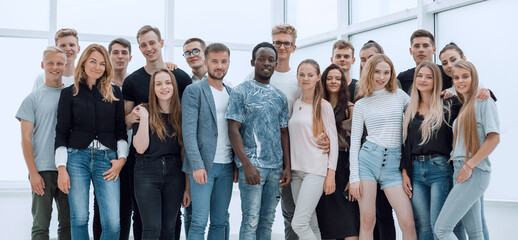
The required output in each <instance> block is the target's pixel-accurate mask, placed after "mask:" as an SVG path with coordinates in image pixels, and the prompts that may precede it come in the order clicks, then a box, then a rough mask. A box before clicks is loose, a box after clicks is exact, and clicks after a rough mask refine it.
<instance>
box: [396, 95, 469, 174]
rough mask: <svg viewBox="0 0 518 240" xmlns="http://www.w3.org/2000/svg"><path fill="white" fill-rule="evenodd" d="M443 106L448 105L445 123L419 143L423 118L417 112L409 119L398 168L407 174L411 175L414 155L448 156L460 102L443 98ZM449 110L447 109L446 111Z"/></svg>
mask: <svg viewBox="0 0 518 240" xmlns="http://www.w3.org/2000/svg"><path fill="white" fill-rule="evenodd" d="M444 106H450V107H449V109H445V110H444V119H445V120H446V122H447V123H448V124H446V123H444V122H443V123H442V125H441V128H439V130H437V131H436V132H435V133H434V134H433V135H432V137H431V138H430V140H429V141H428V142H427V143H425V144H423V145H420V144H419V143H420V142H421V137H422V135H421V131H420V130H419V128H420V127H421V123H422V122H423V120H424V118H423V116H422V115H419V113H417V114H416V116H415V117H414V119H412V120H411V121H410V123H409V124H408V129H407V138H406V140H405V143H404V145H403V149H402V150H403V151H402V153H403V154H402V156H401V165H400V169H406V170H407V173H408V176H412V175H411V174H412V156H414V155H434V154H438V155H443V156H448V157H449V156H450V153H451V150H452V142H453V132H452V125H453V121H454V120H455V119H456V118H457V115H458V114H459V110H460V108H461V107H462V104H461V103H460V102H459V100H458V99H457V97H453V98H450V99H447V100H444ZM448 110H449V111H448Z"/></svg>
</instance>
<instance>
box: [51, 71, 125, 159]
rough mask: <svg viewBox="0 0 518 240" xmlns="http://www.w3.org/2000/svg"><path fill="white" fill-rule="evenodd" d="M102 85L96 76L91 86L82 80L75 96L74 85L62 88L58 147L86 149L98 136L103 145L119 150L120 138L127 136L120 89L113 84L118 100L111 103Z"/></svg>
mask: <svg viewBox="0 0 518 240" xmlns="http://www.w3.org/2000/svg"><path fill="white" fill-rule="evenodd" d="M99 87H100V80H97V83H96V85H95V86H93V87H92V89H90V88H89V87H88V86H87V85H86V83H83V82H82V83H80V84H79V92H78V94H77V95H75V96H74V85H72V86H70V87H67V88H65V89H63V90H62V91H61V96H60V97H59V104H58V121H57V124H56V141H55V143H54V147H55V148H58V147H60V146H66V147H70V148H76V149H85V148H87V147H88V145H90V143H91V142H92V140H94V139H97V140H98V141H99V142H101V144H103V145H104V146H106V147H108V148H110V149H112V150H117V141H118V140H121V139H122V140H126V139H127V134H126V123H125V121H124V99H123V98H122V92H121V90H120V89H119V88H118V87H113V94H114V96H115V97H116V98H118V99H119V100H118V101H113V102H111V103H110V102H105V101H103V100H102V99H103V97H102V95H101V92H100V90H99Z"/></svg>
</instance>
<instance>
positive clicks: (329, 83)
mask: <svg viewBox="0 0 518 240" xmlns="http://www.w3.org/2000/svg"><path fill="white" fill-rule="evenodd" d="M341 81H342V73H340V71H338V69H332V70H330V71H329V72H328V73H327V77H326V86H325V87H326V90H327V92H329V93H330V94H338V92H339V91H340V86H341V85H342V82H341Z"/></svg>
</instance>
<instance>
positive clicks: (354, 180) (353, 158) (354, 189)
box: [349, 101, 364, 199]
mask: <svg viewBox="0 0 518 240" xmlns="http://www.w3.org/2000/svg"><path fill="white" fill-rule="evenodd" d="M352 118H353V120H352V125H351V147H350V157H349V163H350V166H349V169H350V175H349V183H350V187H349V191H350V192H351V194H352V195H353V197H354V198H355V199H360V197H361V194H362V188H361V182H360V176H359V164H358V153H359V151H360V146H361V138H362V134H363V123H364V119H363V107H362V101H358V102H356V104H355V108H354V113H353V114H352Z"/></svg>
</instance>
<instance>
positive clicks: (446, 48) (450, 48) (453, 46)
mask: <svg viewBox="0 0 518 240" xmlns="http://www.w3.org/2000/svg"><path fill="white" fill-rule="evenodd" d="M452 49H453V50H455V51H457V52H458V53H459V56H460V57H464V52H463V51H462V49H460V47H459V46H457V44H455V43H454V42H450V43H448V44H446V46H444V48H443V49H442V50H441V52H440V53H439V57H440V56H441V55H442V54H443V53H444V52H446V51H448V50H452Z"/></svg>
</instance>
